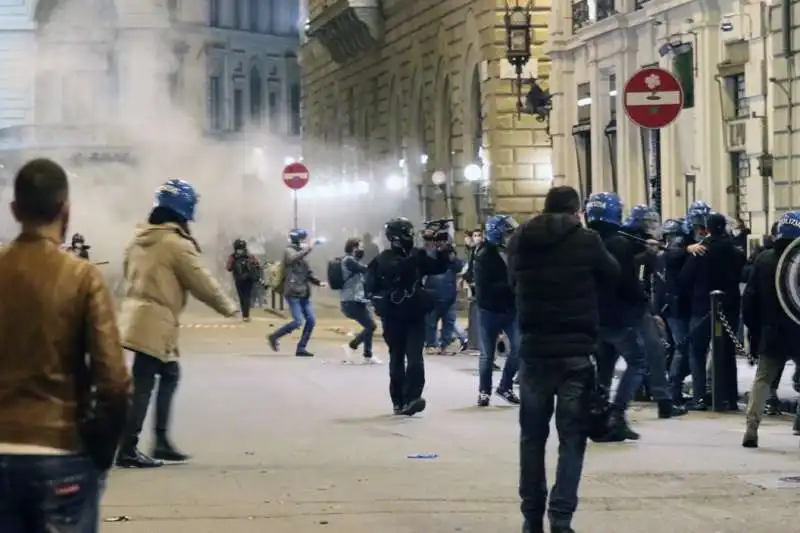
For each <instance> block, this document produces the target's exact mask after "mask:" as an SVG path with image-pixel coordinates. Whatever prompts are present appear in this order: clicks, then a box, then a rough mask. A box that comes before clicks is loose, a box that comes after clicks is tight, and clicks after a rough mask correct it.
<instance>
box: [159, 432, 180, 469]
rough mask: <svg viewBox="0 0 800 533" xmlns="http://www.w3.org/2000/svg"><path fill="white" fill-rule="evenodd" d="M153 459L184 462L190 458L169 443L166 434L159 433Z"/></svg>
mask: <svg viewBox="0 0 800 533" xmlns="http://www.w3.org/2000/svg"><path fill="white" fill-rule="evenodd" d="M153 457H155V458H156V459H161V460H162V461H171V462H179V463H180V462H183V461H188V460H189V456H188V455H186V454H185V453H183V452H181V451H179V450H178V449H177V448H175V446H174V445H173V444H172V443H171V442H170V441H169V439H168V438H167V434H166V433H162V432H157V433H156V441H155V444H154V445H153Z"/></svg>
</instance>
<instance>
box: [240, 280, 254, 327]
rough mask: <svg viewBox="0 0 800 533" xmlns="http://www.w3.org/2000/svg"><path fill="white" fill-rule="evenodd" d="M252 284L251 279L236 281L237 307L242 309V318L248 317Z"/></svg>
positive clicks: (251, 298) (251, 303)
mask: <svg viewBox="0 0 800 533" xmlns="http://www.w3.org/2000/svg"><path fill="white" fill-rule="evenodd" d="M254 285H255V283H254V282H253V281H251V280H247V281H237V282H236V294H237V295H238V296H239V309H241V310H242V318H250V308H251V307H252V305H253V288H254Z"/></svg>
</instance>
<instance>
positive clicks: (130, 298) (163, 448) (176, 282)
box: [117, 179, 238, 468]
mask: <svg viewBox="0 0 800 533" xmlns="http://www.w3.org/2000/svg"><path fill="white" fill-rule="evenodd" d="M196 204H197V194H196V193H195V191H194V187H193V186H192V185H191V184H189V183H188V182H186V181H183V180H178V179H172V180H169V181H167V182H166V183H165V184H164V185H162V186H161V187H160V188H159V189H158V190H157V191H156V206H155V207H154V208H153V210H152V211H151V212H150V216H149V218H148V221H147V224H142V225H141V226H139V227H138V228H137V230H136V236H135V237H134V239H133V242H131V244H130V245H129V246H128V248H127V250H125V259H124V263H123V271H124V274H125V279H126V281H127V283H126V286H127V289H126V291H125V296H124V298H123V300H122V306H121V309H120V330H121V332H122V345H123V346H124V347H125V348H127V349H129V350H132V351H133V352H135V356H134V360H133V388H134V393H133V406H132V408H131V416H130V417H129V420H128V427H127V429H126V434H125V437H124V438H123V441H122V445H121V447H120V452H119V455H118V456H117V465H118V466H122V467H128V468H131V467H133V468H151V467H156V466H161V464H162V463H161V462H159V461H158V460H153V459H152V458H150V457H148V456H147V455H145V454H144V453H142V452H141V451H139V448H138V443H139V434H140V433H141V431H142V425H143V424H144V419H145V416H146V415H147V408H148V406H149V405H150V397H151V396H152V393H153V390H154V389H155V384H156V377H158V393H157V395H156V412H155V428H154V429H155V442H154V446H153V456H154V457H155V459H160V460H164V461H185V460H186V459H188V458H189V457H188V456H187V455H186V454H184V453H182V452H180V451H179V450H178V449H176V448H175V446H173V444H172V443H171V442H170V440H169V438H168V435H167V433H168V430H169V422H170V414H171V412H172V400H173V397H174V395H175V390H176V389H177V388H178V381H179V380H180V366H179V364H178V333H179V331H180V329H179V328H180V315H181V312H182V311H183V308H184V307H185V306H186V301H187V299H188V296H189V294H191V295H192V296H194V297H195V298H197V299H198V300H200V301H201V302H203V303H205V304H206V305H208V306H209V307H211V308H213V309H214V310H215V311H217V312H218V313H220V314H221V315H223V316H228V317H230V316H234V315H235V314H236V313H238V309H237V307H236V305H235V304H234V303H233V301H232V300H231V299H230V298H228V297H227V296H226V295H225V292H224V291H223V290H222V288H221V287H220V285H219V283H217V282H216V281H215V280H214V278H213V277H212V276H211V274H210V273H209V272H208V270H206V269H205V268H203V265H202V260H201V259H200V247H199V246H198V245H197V243H196V242H195V240H194V238H193V237H192V234H191V231H190V228H189V223H190V222H191V221H192V220H194V211H195V206H196Z"/></svg>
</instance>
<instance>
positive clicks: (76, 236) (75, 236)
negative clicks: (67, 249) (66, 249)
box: [72, 233, 86, 245]
mask: <svg viewBox="0 0 800 533" xmlns="http://www.w3.org/2000/svg"><path fill="white" fill-rule="evenodd" d="M78 242H86V239H84V238H83V235H81V234H80V233H74V234H73V235H72V244H73V245H74V244H75V243H78Z"/></svg>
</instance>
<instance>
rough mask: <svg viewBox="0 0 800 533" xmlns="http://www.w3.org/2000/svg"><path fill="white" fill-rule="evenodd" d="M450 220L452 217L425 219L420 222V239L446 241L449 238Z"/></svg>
mask: <svg viewBox="0 0 800 533" xmlns="http://www.w3.org/2000/svg"><path fill="white" fill-rule="evenodd" d="M452 222H453V219H452V218H437V219H436V220H426V221H425V222H423V223H422V225H423V229H422V239H423V240H425V241H429V242H430V241H433V242H448V241H449V240H450V233H451V229H450V224H452Z"/></svg>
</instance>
